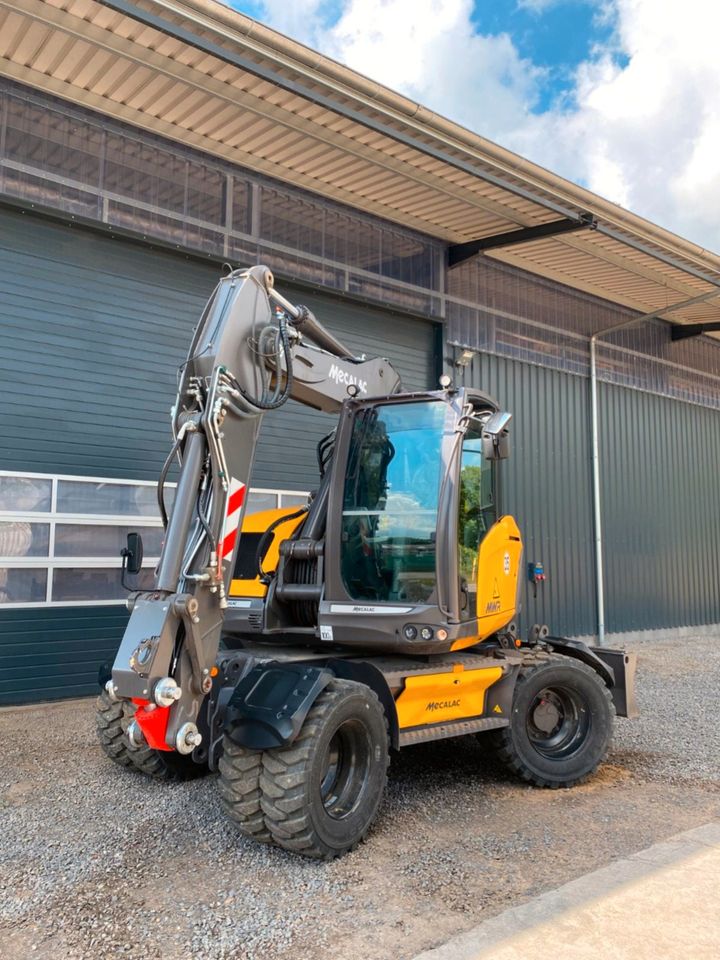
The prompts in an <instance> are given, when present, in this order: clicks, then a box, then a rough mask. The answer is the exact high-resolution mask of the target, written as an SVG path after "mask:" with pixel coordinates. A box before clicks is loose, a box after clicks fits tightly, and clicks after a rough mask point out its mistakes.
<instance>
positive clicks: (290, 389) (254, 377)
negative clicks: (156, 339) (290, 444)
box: [108, 266, 400, 753]
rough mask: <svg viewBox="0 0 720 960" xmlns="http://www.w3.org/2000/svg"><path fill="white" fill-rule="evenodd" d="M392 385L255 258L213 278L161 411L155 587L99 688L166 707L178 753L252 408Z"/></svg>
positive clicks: (231, 528) (246, 470)
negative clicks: (163, 511)
mask: <svg viewBox="0 0 720 960" xmlns="http://www.w3.org/2000/svg"><path fill="white" fill-rule="evenodd" d="M273 301H274V302H275V304H276V305H277V306H276V307H275V308H274V307H273ZM399 389H400V378H399V376H398V374H397V372H396V371H395V370H394V369H393V367H392V366H391V364H390V363H388V361H387V360H382V359H373V360H365V359H357V358H355V357H353V356H352V355H350V353H349V351H348V350H347V349H346V348H345V347H344V346H343V344H342V343H340V342H339V341H338V340H336V339H335V337H333V336H332V334H330V333H329V332H328V331H327V330H325V328H324V327H323V326H322V325H321V324H320V323H318V321H317V320H316V319H315V317H314V316H313V315H312V314H311V313H310V311H308V310H307V309H306V308H304V307H296V306H294V305H293V304H291V303H289V302H288V301H287V300H285V298H284V297H282V296H281V295H280V294H279V293H277V292H276V291H275V289H274V286H273V276H272V273H271V272H270V270H268V269H267V268H266V267H262V266H257V267H252V268H250V269H249V270H244V271H235V272H233V273H232V274H230V275H229V276H227V277H224V278H223V279H222V280H221V281H220V283H219V284H218V285H217V287H216V289H215V291H214V293H213V295H212V297H211V298H210V300H209V301H208V304H207V306H206V308H205V310H204V312H203V315H202V318H201V320H200V323H199V325H198V328H197V330H196V332H195V335H194V337H193V341H192V344H191V347H190V351H189V353H188V357H187V360H186V361H185V363H184V364H183V365H182V367H181V377H180V384H179V389H178V395H177V400H176V403H175V406H174V407H173V411H172V421H173V434H174V437H175V445H174V447H173V453H172V455H177V456H178V457H179V459H180V462H181V467H180V478H179V482H178V486H177V491H176V495H175V503H174V505H173V509H172V512H171V514H170V518H169V522H168V525H167V529H166V535H165V541H164V544H163V549H162V553H161V556H160V562H159V564H158V567H157V570H156V574H155V589H154V590H153V591H151V592H147V593H140V594H137V595H135V596H134V598H133V599H132V601H131V603H132V606H131V611H132V612H131V616H130V621H129V623H128V626H127V629H126V631H125V635H124V637H123V640H122V643H121V645H120V649H119V650H118V654H117V657H116V659H115V664H114V666H113V671H112V680H111V681H110V684H109V687H108V689H109V692H110V694H111V696H113V697H117V698H128V699H129V698H137V699H141V700H149V701H150V702H151V703H155V704H157V705H158V706H170V711H169V721H168V726H167V732H166V736H165V742H166V744H167V746H168V747H172V748H176V749H178V750H180V751H181V752H184V753H189V752H191V751H192V749H193V748H194V747H195V746H197V745H198V744H199V740H200V737H199V734H198V732H197V728H196V720H197V716H198V712H199V709H200V706H201V704H202V701H203V699H204V696H205V694H206V693H207V692H208V691H209V689H210V686H211V679H210V670H211V668H212V666H213V664H214V662H215V657H216V655H217V651H218V647H219V642H220V632H221V629H222V620H223V612H224V609H225V607H226V605H227V601H226V593H227V590H228V588H229V583H230V579H231V576H232V570H233V567H234V562H235V554H236V551H237V546H238V540H239V536H238V530H239V527H240V525H241V523H242V516H243V513H244V507H245V501H246V493H247V489H248V484H249V481H250V475H251V471H252V465H253V457H254V454H255V447H256V443H257V437H258V432H259V428H260V422H261V419H262V415H263V414H264V413H265V412H266V411H267V410H272V409H276V408H277V407H279V406H281V405H282V403H284V402H285V400H287V399H291V398H292V399H295V400H298V401H300V402H301V403H304V404H307V405H308V406H311V407H314V408H316V409H318V410H324V411H326V412H337V411H339V410H340V408H341V406H342V403H343V401H344V400H345V399H347V398H348V396H355V395H365V394H366V395H368V396H383V395H387V394H391V393H395V392H397V391H398V390H399Z"/></svg>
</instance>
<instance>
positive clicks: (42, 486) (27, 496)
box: [0, 477, 52, 513]
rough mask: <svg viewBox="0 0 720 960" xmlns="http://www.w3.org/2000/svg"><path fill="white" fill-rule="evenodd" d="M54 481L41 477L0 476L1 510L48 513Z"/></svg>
mask: <svg viewBox="0 0 720 960" xmlns="http://www.w3.org/2000/svg"><path fill="white" fill-rule="evenodd" d="M51 497H52V481H51V480H43V479H41V478H40V477H0V510H11V511H14V512H15V513H48V512H49V510H50V503H51Z"/></svg>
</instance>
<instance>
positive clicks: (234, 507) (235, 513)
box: [220, 477, 246, 560]
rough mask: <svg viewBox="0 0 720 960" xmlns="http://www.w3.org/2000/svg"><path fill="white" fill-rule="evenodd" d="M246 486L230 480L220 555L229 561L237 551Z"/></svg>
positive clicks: (232, 479) (233, 479) (238, 481)
mask: <svg viewBox="0 0 720 960" xmlns="http://www.w3.org/2000/svg"><path fill="white" fill-rule="evenodd" d="M245 490H246V487H245V484H244V483H242V482H241V481H240V480H236V479H235V478H234V477H232V478H231V479H230V497H229V498H228V508H227V516H226V517H225V525H224V527H223V535H222V546H221V548H220V554H221V556H222V558H223V560H227V558H228V557H229V556H231V555H232V552H233V550H234V549H235V541H236V540H237V532H238V527H239V526H240V512H241V510H242V505H243V502H244V501H245Z"/></svg>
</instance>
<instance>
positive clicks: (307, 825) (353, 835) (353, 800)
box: [259, 680, 389, 860]
mask: <svg viewBox="0 0 720 960" xmlns="http://www.w3.org/2000/svg"><path fill="white" fill-rule="evenodd" d="M388 763H389V755H388V727H387V719H386V717H385V712H384V710H383V708H382V706H381V705H380V701H379V700H378V698H377V696H376V695H375V694H374V693H373V691H372V690H370V688H369V687H367V686H365V685H364V684H362V683H354V682H351V681H349V680H332V681H331V682H330V683H329V684H328V686H327V687H326V688H325V689H324V690H323V692H322V693H321V694H320V696H319V697H318V698H317V700H316V701H315V703H314V705H313V707H312V709H311V710H310V712H309V713H308V715H307V717H306V718H305V722H304V724H303V726H302V729H301V730H300V733H299V735H298V737H297V739H296V740H295V741H294V742H293V743H291V744H290V745H289V746H287V747H282V748H279V749H277V750H267V751H266V752H265V753H264V754H263V755H262V773H261V775H260V781H259V782H260V790H261V798H260V804H261V807H262V811H263V814H264V819H265V826H266V827H267V829H268V830H269V832H270V834H271V835H272V838H273V840H274V841H275V843H277V844H278V846H280V847H284V848H285V849H286V850H292V851H294V852H295V853H299V854H302V855H303V856H306V857H313V858H315V859H320V860H332V859H334V858H335V857H338V856H341V855H342V854H344V853H347V852H348V851H350V850H353V849H354V848H355V847H356V846H357V845H358V844H359V843H360V841H361V840H363V839H364V838H365V836H366V835H367V833H368V831H369V829H370V827H371V825H372V823H373V821H374V819H375V816H376V814H377V811H378V808H379V806H380V801H381V799H382V795H383V791H384V789H385V784H386V781H387V768H388Z"/></svg>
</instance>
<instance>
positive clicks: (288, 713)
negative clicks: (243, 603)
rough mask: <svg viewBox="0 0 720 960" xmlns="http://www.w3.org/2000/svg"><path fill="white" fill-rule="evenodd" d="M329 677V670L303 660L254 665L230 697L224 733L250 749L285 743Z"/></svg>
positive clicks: (326, 683)
mask: <svg viewBox="0 0 720 960" xmlns="http://www.w3.org/2000/svg"><path fill="white" fill-rule="evenodd" d="M333 676H334V674H333V673H332V672H331V671H330V670H327V669H325V668H323V667H312V666H309V665H307V664H303V663H278V662H270V663H263V664H258V666H256V667H253V669H252V670H251V671H250V672H249V673H248V674H247V676H245V677H243V679H242V680H241V681H240V682H239V683H238V685H237V687H236V688H235V691H234V693H233V695H232V697H231V698H230V702H229V703H228V706H227V712H226V714H225V732H226V733H227V735H228V736H229V737H230V739H231V740H232V741H233V742H234V743H237V744H238V745H239V746H242V747H247V748H248V749H250V750H270V749H272V748H273V747H284V746H287V745H288V744H289V743H292V742H293V740H295V738H296V737H297V735H298V733H299V732H300V728H301V727H302V725H303V722H304V720H305V717H306V716H307V714H308V712H309V710H310V708H311V707H312V705H313V703H314V702H315V700H316V699H317V697H318V695H319V694H320V693H321V692H322V690H324V689H325V687H326V686H327V685H328V683H329V682H330V681H331V680H332V679H333Z"/></svg>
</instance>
